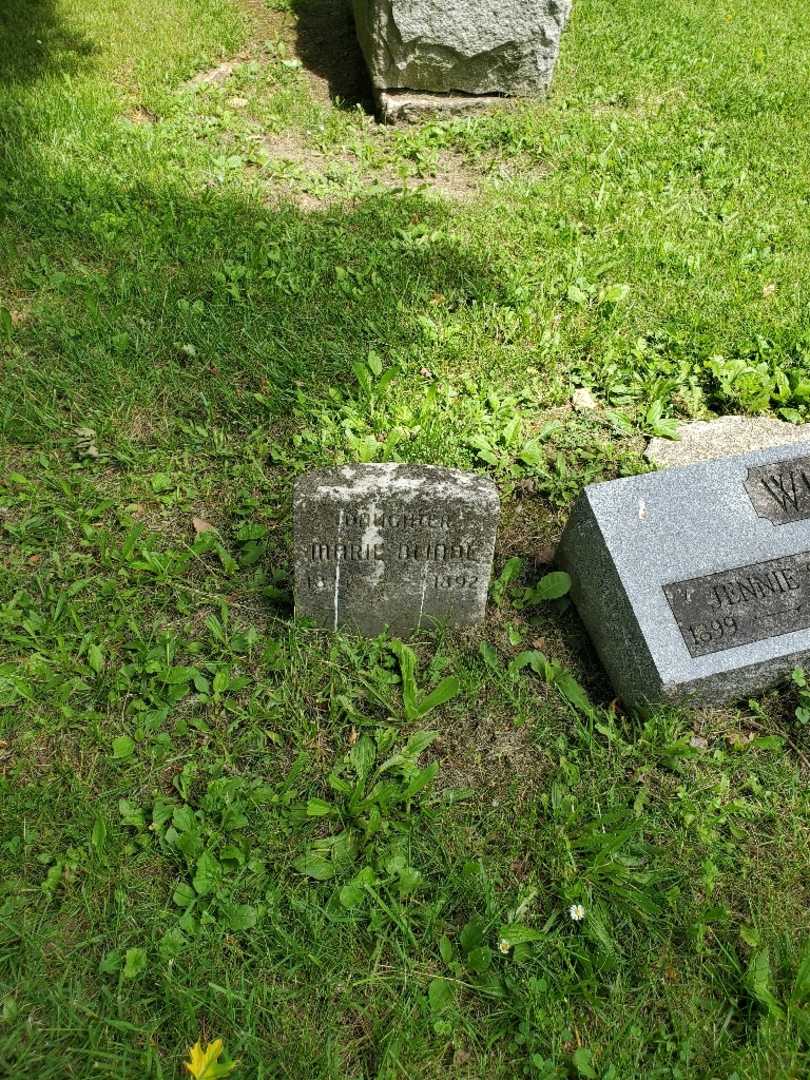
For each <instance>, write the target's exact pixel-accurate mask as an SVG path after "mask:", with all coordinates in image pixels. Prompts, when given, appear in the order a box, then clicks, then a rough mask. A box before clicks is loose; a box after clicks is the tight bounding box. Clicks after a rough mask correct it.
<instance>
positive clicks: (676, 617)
mask: <svg viewBox="0 0 810 1080" xmlns="http://www.w3.org/2000/svg"><path fill="white" fill-rule="evenodd" d="M557 561H558V563H559V565H560V566H561V567H562V568H563V569H564V570H566V571H567V572H568V573H569V574H570V575H571V579H572V587H571V596H572V599H573V600H574V603H575V604H576V606H577V608H578V610H579V613H580V615H581V617H582V620H583V622H584V623H585V626H586V627H587V629H588V632H589V634H590V636H591V639H592V641H593V643H594V645H595V647H596V650H597V652H598V653H599V655H600V657H601V660H602V663H603V664H604V667H605V669H606V670H607V672H608V675H609V676H610V678H611V681H612V682H613V686H614V688H615V689H616V691H617V693H618V694H619V695H620V696H621V697H622V698H623V699H624V700H625V701H626V702H627V703H628V704H639V703H642V702H643V701H644V700H648V701H658V700H671V701H678V700H687V701H691V702H694V703H711V704H718V703H721V702H723V701H729V700H734V699H736V698H741V697H744V696H745V695H747V694H751V693H756V692H758V691H760V690H764V689H766V688H767V687H769V686H771V685H773V684H775V683H777V682H779V681H780V680H781V679H782V678H783V677H784V676H785V675H787V674H788V673H789V672H790V671H791V669H792V668H793V667H795V666H796V665H797V664H802V663H805V662H806V661H807V660H808V659H810V443H804V444H801V445H792V446H783V447H780V448H775V449H768V450H759V451H756V452H754V453H751V454H745V455H741V456H739V457H732V458H724V459H720V460H714V461H706V462H701V463H698V464H695V465H689V466H687V467H685V468H680V469H670V470H667V471H665V472H658V473H649V474H647V475H645V476H633V477H628V478H626V479H622V480H613V481H610V482H608V483H605V484H592V485H590V486H589V487H587V488H586V489H585V491H584V492H583V494H582V495H581V496H580V498H579V499H578V501H577V503H576V505H575V507H574V511H573V513H572V515H571V519H570V521H569V523H568V525H567V526H566V529H565V533H564V535H563V538H562V541H561V543H560V547H559V549H558V553H557Z"/></svg>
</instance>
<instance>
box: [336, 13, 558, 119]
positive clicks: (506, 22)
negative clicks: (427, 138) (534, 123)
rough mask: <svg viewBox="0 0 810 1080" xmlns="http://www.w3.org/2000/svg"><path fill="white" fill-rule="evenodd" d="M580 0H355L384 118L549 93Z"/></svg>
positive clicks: (365, 50)
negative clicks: (573, 4)
mask: <svg viewBox="0 0 810 1080" xmlns="http://www.w3.org/2000/svg"><path fill="white" fill-rule="evenodd" d="M571 2H572V0H497V2H495V0H445V2H438V0H353V3H354V15H355V22H356V23H357V34H358V37H359V39H360V45H361V47H362V49H363V52H364V54H365V57H366V62H367V64H368V67H369V71H370V72H371V80H372V82H373V84H374V90H375V93H376V95H377V99H378V104H379V106H380V111H381V113H382V114H383V118H384V119H388V120H396V119H415V118H417V117H418V116H419V115H420V114H424V113H430V112H436V111H464V110H465V109H469V108H477V107H480V106H481V104H482V103H484V104H485V103H487V102H489V101H492V100H493V99H494V98H498V97H500V96H508V97H537V96H540V95H542V94H544V93H545V92H546V90H547V89H548V87H549V84H550V82H551V77H552V75H553V72H554V65H555V64H556V62H557V56H558V54H559V51H560V37H561V35H562V31H563V29H564V28H565V24H566V22H567V21H568V16H569V15H570V12H571Z"/></svg>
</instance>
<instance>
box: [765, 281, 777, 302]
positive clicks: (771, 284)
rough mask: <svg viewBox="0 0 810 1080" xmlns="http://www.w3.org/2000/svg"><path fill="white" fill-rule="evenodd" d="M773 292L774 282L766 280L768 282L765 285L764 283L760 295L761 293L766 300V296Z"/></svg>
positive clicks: (774, 290)
mask: <svg viewBox="0 0 810 1080" xmlns="http://www.w3.org/2000/svg"><path fill="white" fill-rule="evenodd" d="M775 292H776V284H775V282H773V281H769V282H768V284H767V285H766V286H765V287H764V288H763V290H762V295H763V296H764V297H765V299H766V300H767V298H768V297H769V296H773V294H774V293H775Z"/></svg>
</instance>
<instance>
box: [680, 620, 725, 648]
mask: <svg viewBox="0 0 810 1080" xmlns="http://www.w3.org/2000/svg"><path fill="white" fill-rule="evenodd" d="M689 633H690V634H691V635H692V639H693V640H694V643H695V645H696V646H699V645H708V644H709V642H712V643H714V642H718V641H722V640H723V639H724V638H732V637H734V635H735V634H736V633H737V620H736V619H734V618H732V617H731V615H728V616H726V618H725V619H712V621H711V622H706V623H696V624H695V625H694V626H690V627H689Z"/></svg>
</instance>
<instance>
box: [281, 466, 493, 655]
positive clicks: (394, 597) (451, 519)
mask: <svg viewBox="0 0 810 1080" xmlns="http://www.w3.org/2000/svg"><path fill="white" fill-rule="evenodd" d="M499 507H500V502H499V498H498V492H497V489H496V487H495V485H494V484H493V483H492V481H491V480H487V479H486V478H484V477H481V476H476V475H475V474H473V473H465V472H461V471H459V470H457V469H442V468H436V467H434V466H430V465H399V464H395V463H389V464H372V465H345V466H343V467H342V468H336V469H324V470H319V471H316V472H310V473H307V474H305V475H304V476H302V477H300V478H299V479H298V481H297V482H296V485H295V493H294V499H293V516H294V528H295V613H296V615H297V616H299V617H301V616H305V617H308V618H310V619H312V620H314V622H315V624H316V625H317V626H320V627H324V628H326V629H329V630H337V629H339V628H346V629H349V630H354V631H357V632H359V633H361V634H366V635H369V636H373V635H376V634H379V633H380V632H381V631H383V630H386V629H387V630H389V631H390V632H391V633H392V634H396V635H400V636H406V635H408V634H411V633H413V632H414V631H417V630H420V629H422V628H428V627H430V626H432V625H434V624H436V623H442V624H447V625H450V626H470V625H472V624H475V623H477V622H480V621H481V620H482V619H483V617H484V608H485V605H486V599H487V592H488V589H489V580H490V576H491V572H492V558H493V553H494V550H495V534H496V531H497V526H498V516H499Z"/></svg>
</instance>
